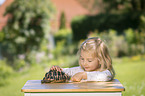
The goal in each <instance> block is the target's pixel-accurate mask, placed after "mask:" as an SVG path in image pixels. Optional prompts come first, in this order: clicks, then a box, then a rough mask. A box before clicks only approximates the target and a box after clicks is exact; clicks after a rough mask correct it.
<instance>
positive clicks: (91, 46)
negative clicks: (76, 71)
mask: <svg viewBox="0 0 145 96" xmlns="http://www.w3.org/2000/svg"><path fill="white" fill-rule="evenodd" d="M81 50H83V51H88V52H89V51H94V55H95V56H96V57H97V59H98V60H99V62H100V71H104V70H109V71H110V72H111V73H112V75H113V78H114V76H115V71H114V69H113V66H112V59H111V56H110V54H109V51H108V48H107V46H106V44H105V43H104V42H103V41H102V40H101V39H100V38H99V37H92V38H88V39H87V40H85V41H84V42H83V43H82V44H81V46H80V49H79V51H78V54H79V55H80V53H81ZM79 63H80V62H79ZM80 66H81V65H80ZM81 67H82V66H81ZM113 78H112V79H113Z"/></svg>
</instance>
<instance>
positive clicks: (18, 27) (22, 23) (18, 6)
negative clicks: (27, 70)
mask: <svg viewBox="0 0 145 96" xmlns="http://www.w3.org/2000/svg"><path fill="white" fill-rule="evenodd" d="M54 11H55V10H54V7H53V5H52V3H51V2H50V1H49V0H43V1H42V0H31V1H30V0H15V1H14V2H13V3H12V4H11V5H10V6H9V7H8V8H7V9H6V13H5V14H4V15H9V19H8V22H7V25H6V26H5V27H4V29H3V32H4V34H5V38H4V43H3V44H4V45H5V49H3V50H5V52H7V53H8V54H13V55H19V54H25V55H28V54H29V53H30V52H31V51H32V50H37V49H39V46H40V44H41V41H42V40H43V39H45V36H46V35H48V33H49V31H50V25H49V22H50V19H51V17H52V16H53V13H54Z"/></svg>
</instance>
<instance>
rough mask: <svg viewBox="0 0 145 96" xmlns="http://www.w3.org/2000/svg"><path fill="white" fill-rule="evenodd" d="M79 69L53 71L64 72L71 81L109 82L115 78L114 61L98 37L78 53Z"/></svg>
mask: <svg viewBox="0 0 145 96" xmlns="http://www.w3.org/2000/svg"><path fill="white" fill-rule="evenodd" d="M78 54H79V65H80V66H79V67H73V68H60V67H58V66H53V67H52V68H51V69H57V70H63V72H65V73H66V74H68V75H69V76H71V81H81V80H83V79H84V80H87V81H109V80H112V79H113V78H114V76H115V72H114V70H113V66H112V60H111V57H110V55H109V52H108V48H107V46H106V45H105V43H104V42H103V41H102V40H101V39H100V38H98V37H92V38H88V39H87V40H85V41H84V42H83V43H82V44H81V46H80V49H79V51H78Z"/></svg>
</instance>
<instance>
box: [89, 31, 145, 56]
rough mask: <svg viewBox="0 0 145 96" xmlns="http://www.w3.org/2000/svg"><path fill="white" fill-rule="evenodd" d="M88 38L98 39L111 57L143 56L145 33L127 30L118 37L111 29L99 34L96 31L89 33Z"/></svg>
mask: <svg viewBox="0 0 145 96" xmlns="http://www.w3.org/2000/svg"><path fill="white" fill-rule="evenodd" d="M88 37H100V38H101V39H102V40H103V41H104V42H105V43H106V44H107V45H108V48H109V50H110V53H111V56H113V57H122V56H134V55H138V54H145V51H144V49H145V46H144V44H145V43H144V38H145V33H144V32H139V31H138V30H133V29H130V28H129V29H127V30H125V31H124V35H118V34H117V31H115V30H113V29H110V30H108V31H103V32H101V33H99V32H98V31H97V30H96V31H95V32H91V33H90V34H89V35H88Z"/></svg>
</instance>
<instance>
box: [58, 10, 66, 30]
mask: <svg viewBox="0 0 145 96" xmlns="http://www.w3.org/2000/svg"><path fill="white" fill-rule="evenodd" d="M65 24H66V18H65V13H64V12H62V13H61V17H60V27H59V29H65V28H66V25H65Z"/></svg>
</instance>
